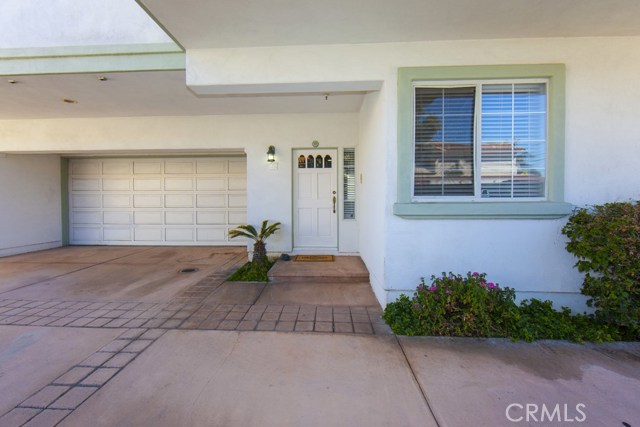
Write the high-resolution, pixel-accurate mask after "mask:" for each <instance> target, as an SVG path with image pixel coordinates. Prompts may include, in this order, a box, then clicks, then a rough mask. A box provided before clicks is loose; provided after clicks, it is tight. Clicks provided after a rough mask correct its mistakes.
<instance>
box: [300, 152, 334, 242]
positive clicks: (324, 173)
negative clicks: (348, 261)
mask: <svg viewBox="0 0 640 427" xmlns="http://www.w3.org/2000/svg"><path fill="white" fill-rule="evenodd" d="M337 168H338V151H337V150H335V149H327V150H320V149H309V150H305V149H300V150H294V156H293V170H294V172H293V223H294V231H293V243H294V249H305V248H306V249H333V250H337V248H338V214H337V212H338V187H337V184H336V182H337V176H338V174H337Z"/></svg>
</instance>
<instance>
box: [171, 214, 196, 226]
mask: <svg viewBox="0 0 640 427" xmlns="http://www.w3.org/2000/svg"><path fill="white" fill-rule="evenodd" d="M165 224H167V225H191V224H193V212H166V213H165Z"/></svg>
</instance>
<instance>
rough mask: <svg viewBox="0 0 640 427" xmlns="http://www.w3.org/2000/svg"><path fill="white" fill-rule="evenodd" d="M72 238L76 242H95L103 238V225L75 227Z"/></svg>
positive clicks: (72, 230)
mask: <svg viewBox="0 0 640 427" xmlns="http://www.w3.org/2000/svg"><path fill="white" fill-rule="evenodd" d="M71 238H72V239H73V240H74V241H76V242H95V241H100V240H102V228H101V227H73V228H72V229H71Z"/></svg>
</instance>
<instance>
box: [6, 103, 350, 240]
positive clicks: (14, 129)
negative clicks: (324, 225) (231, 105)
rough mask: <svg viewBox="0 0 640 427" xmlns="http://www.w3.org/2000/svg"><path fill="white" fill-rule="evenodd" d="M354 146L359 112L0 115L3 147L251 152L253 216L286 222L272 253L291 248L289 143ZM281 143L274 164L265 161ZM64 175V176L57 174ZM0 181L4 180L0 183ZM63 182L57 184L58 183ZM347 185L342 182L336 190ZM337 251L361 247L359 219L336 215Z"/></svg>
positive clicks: (70, 151) (68, 151)
mask: <svg viewBox="0 0 640 427" xmlns="http://www.w3.org/2000/svg"><path fill="white" fill-rule="evenodd" d="M314 140H317V141H318V142H319V143H320V147H327V148H329V147H336V148H345V147H355V146H356V144H357V143H358V115H357V114H355V113H354V114H273V115H242V116H237V115H225V116H195V117H130V118H104V119H59V120H6V121H0V152H2V151H8V152H11V151H19V152H33V151H36V152H48V153H60V154H62V155H64V156H78V155H79V156H88V155H101V156H113V155H127V156H135V155H143V156H144V155H163V156H171V155H181V154H214V155H216V154H225V153H228V152H229V150H233V152H235V153H238V152H239V153H243V152H244V153H246V156H247V194H248V197H247V202H248V207H247V208H248V209H247V215H248V218H247V220H248V222H249V223H252V224H259V223H260V222H261V221H262V220H263V219H270V220H273V221H280V222H282V224H283V226H282V231H281V232H279V233H278V234H277V235H276V236H274V237H273V238H271V239H269V243H268V245H269V246H268V249H269V250H270V251H274V252H278V251H280V252H283V251H286V252H288V251H291V249H292V234H291V233H292V206H291V191H292V187H291V177H292V168H291V165H292V149H293V148H306V147H308V148H310V147H311V144H312V142H313V141H314ZM270 145H273V146H275V147H276V160H277V162H276V165H275V167H276V169H271V168H270V165H269V164H268V163H267V162H266V152H267V149H268V147H269V146H270ZM58 182H59V180H58ZM0 186H2V184H1V183H0ZM58 186H59V185H58ZM338 190H339V191H342V190H341V188H339V189H338ZM339 218H340V223H339V230H340V232H339V238H340V240H339V251H340V252H343V253H354V252H357V251H358V229H357V223H356V222H355V221H350V220H342V217H341V216H339Z"/></svg>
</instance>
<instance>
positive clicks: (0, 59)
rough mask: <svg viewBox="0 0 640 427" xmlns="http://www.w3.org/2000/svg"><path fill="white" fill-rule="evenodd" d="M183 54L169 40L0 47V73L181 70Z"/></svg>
mask: <svg viewBox="0 0 640 427" xmlns="http://www.w3.org/2000/svg"><path fill="white" fill-rule="evenodd" d="M185 58H186V57H185V53H184V52H183V51H182V50H180V49H179V47H177V46H175V45H174V44H170V43H162V44H150V45H138V44H136V45H131V46H119V45H118V46H83V47H66V48H55V47H54V48H50V49H47V48H37V49H33V48H30V49H0V75H39V74H68V73H73V74H75V73H98V72H101V73H107V72H126V71H173V70H184V69H185V67H186V59H185Z"/></svg>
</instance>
